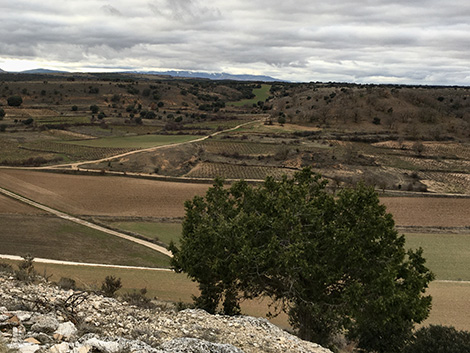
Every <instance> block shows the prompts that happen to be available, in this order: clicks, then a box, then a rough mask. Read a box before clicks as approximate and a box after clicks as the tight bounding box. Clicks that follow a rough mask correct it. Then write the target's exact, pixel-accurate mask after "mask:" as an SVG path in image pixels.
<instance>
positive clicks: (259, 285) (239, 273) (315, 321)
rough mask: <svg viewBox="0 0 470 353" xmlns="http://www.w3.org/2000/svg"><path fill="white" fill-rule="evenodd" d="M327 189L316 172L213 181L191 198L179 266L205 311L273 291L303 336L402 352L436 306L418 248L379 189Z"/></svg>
mask: <svg viewBox="0 0 470 353" xmlns="http://www.w3.org/2000/svg"><path fill="white" fill-rule="evenodd" d="M325 186H326V181H324V180H322V179H321V178H320V177H319V176H318V175H314V174H313V173H312V171H311V170H310V169H304V170H303V171H301V172H298V173H297V174H295V176H294V177H293V178H292V179H288V178H287V177H284V178H282V180H280V181H276V180H274V179H273V178H271V177H269V178H267V179H266V181H265V182H264V184H263V185H262V186H260V187H252V186H250V185H248V184H247V183H246V182H244V181H240V182H236V183H234V184H233V185H232V186H231V187H230V188H225V187H224V186H223V182H222V180H220V179H216V181H215V183H214V186H213V187H211V188H210V189H209V190H208V192H207V194H206V196H205V197H200V196H196V197H195V198H194V199H193V200H192V201H187V202H186V203H185V208H186V215H185V219H184V222H183V236H182V239H181V246H180V247H176V246H175V245H174V244H172V245H171V246H170V248H171V250H172V252H173V254H174V258H173V259H172V265H173V268H174V269H175V270H176V271H178V272H186V273H187V274H188V276H189V277H190V278H191V279H193V280H194V281H197V282H198V283H199V289H200V292H201V294H200V296H199V297H197V298H195V303H196V304H197V306H198V307H200V308H203V309H205V310H207V311H208V312H211V313H213V312H215V311H216V310H217V309H218V306H219V304H222V307H223V312H224V313H226V314H236V313H238V312H239V311H240V306H239V301H240V299H241V298H254V297H259V296H269V297H271V298H272V300H273V302H275V304H276V305H277V306H279V307H280V308H282V310H284V311H286V312H287V313H288V315H289V320H290V323H291V324H292V326H293V327H294V328H295V329H296V330H297V332H298V334H299V336H300V337H302V338H304V339H309V340H312V341H315V342H318V343H320V344H323V345H327V346H331V345H332V338H333V337H334V336H335V335H336V334H338V333H340V332H346V334H347V336H348V337H349V338H350V339H352V340H355V341H357V342H358V345H359V347H361V348H364V349H368V350H375V351H377V352H394V351H399V350H400V349H401V348H402V347H403V345H404V342H405V341H406V340H407V339H408V338H409V337H410V335H411V331H412V328H413V326H414V324H415V323H419V322H421V321H422V320H424V319H425V318H426V317H427V315H428V313H429V309H430V304H431V298H430V297H429V296H424V291H425V289H426V288H427V285H428V283H429V282H430V281H431V280H432V278H433V275H432V273H431V272H430V271H429V270H428V269H427V268H426V267H425V266H424V262H425V261H424V259H423V257H422V250H421V249H420V250H417V251H411V250H410V251H408V252H407V251H405V248H404V244H405V239H404V237H403V236H399V235H398V233H397V231H396V230H395V229H394V221H393V219H392V216H391V215H390V214H387V213H386V212H385V206H383V205H381V204H380V203H379V199H378V196H377V194H376V193H375V191H374V190H373V189H371V188H367V187H365V186H363V185H359V186H357V187H356V188H355V189H345V190H343V191H341V192H339V193H338V194H337V197H334V196H333V195H331V194H330V193H328V192H327V191H326V189H325Z"/></svg>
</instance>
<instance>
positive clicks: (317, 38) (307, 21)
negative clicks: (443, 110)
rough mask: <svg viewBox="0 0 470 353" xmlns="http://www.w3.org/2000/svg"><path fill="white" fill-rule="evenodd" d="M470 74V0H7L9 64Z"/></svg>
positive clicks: (395, 76) (321, 75)
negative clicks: (449, 0) (450, 0)
mask: <svg viewBox="0 0 470 353" xmlns="http://www.w3.org/2000/svg"><path fill="white" fill-rule="evenodd" d="M38 67H42V68H49V69H63V70H69V71H106V70H114V71H117V70H129V69H131V70H167V69H175V70H192V71H205V72H228V73H232V74H242V73H243V74H260V75H261V74H262V75H270V76H273V77H276V78H280V79H284V80H291V81H341V82H364V83H414V84H446V85H447V84H449V85H454V84H459V85H470V1H469V0H454V1H452V2H445V1H442V0H440V1H435V0H400V1H390V0H363V1H360V0H341V1H340V0H322V1H319V0H296V1H291V0H282V1H280V0H269V1H268V0H249V1H248V0H224V1H222V0H212V1H202V0H113V1H110V0H73V1H72V0H60V1H59V0H40V1H38V0H0V68H1V69H3V70H7V71H18V70H24V69H31V68H38Z"/></svg>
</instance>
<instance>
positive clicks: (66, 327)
mask: <svg viewBox="0 0 470 353" xmlns="http://www.w3.org/2000/svg"><path fill="white" fill-rule="evenodd" d="M54 333H57V334H59V335H61V336H63V337H64V338H65V339H70V338H71V337H72V336H73V335H75V334H76V333H77V328H76V327H75V325H74V324H73V323H71V322H70V321H67V322H64V323H61V324H59V327H58V328H57V330H55V332H54Z"/></svg>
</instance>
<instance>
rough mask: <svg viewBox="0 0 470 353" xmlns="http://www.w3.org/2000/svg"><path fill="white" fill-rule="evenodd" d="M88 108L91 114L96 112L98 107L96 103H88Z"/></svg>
mask: <svg viewBox="0 0 470 353" xmlns="http://www.w3.org/2000/svg"><path fill="white" fill-rule="evenodd" d="M90 110H91V112H92V113H93V114H96V113H98V111H99V110H100V108H99V107H98V106H97V105H96V104H93V105H90Z"/></svg>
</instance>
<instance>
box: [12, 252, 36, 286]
mask: <svg viewBox="0 0 470 353" xmlns="http://www.w3.org/2000/svg"><path fill="white" fill-rule="evenodd" d="M33 261H34V257H33V256H31V254H27V255H26V256H23V261H21V262H20V263H19V264H18V270H17V271H15V277H16V279H17V280H19V281H23V282H28V283H29V282H32V281H34V279H35V278H36V277H37V272H36V270H35V269H34V264H33Z"/></svg>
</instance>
